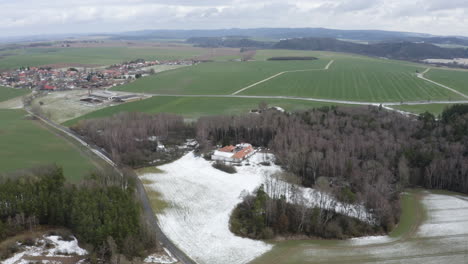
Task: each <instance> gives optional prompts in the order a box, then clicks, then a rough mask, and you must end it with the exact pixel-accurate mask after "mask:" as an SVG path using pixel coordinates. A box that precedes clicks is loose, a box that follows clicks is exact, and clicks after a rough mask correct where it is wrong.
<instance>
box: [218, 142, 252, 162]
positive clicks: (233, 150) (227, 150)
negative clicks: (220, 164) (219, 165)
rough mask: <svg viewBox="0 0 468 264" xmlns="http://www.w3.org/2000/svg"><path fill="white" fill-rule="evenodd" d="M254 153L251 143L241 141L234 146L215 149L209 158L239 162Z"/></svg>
mask: <svg viewBox="0 0 468 264" xmlns="http://www.w3.org/2000/svg"><path fill="white" fill-rule="evenodd" d="M254 153H255V150H254V148H253V147H252V145H250V144H247V143H242V144H238V145H236V146H232V145H230V146H225V147H223V148H220V149H218V150H215V152H214V153H213V155H211V159H212V160H217V161H224V162H232V163H240V162H242V161H243V160H245V159H247V158H249V157H250V156H252V155H253V154H254Z"/></svg>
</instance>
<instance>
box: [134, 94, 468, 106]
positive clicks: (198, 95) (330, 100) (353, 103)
mask: <svg viewBox="0 0 468 264" xmlns="http://www.w3.org/2000/svg"><path fill="white" fill-rule="evenodd" d="M135 94H137V93H135ZM142 95H146V96H151V97H157V96H161V97H162V96H165V97H214V98H257V99H287V100H302V101H313V102H323V103H337V104H349V105H374V106H379V105H382V106H397V105H425V104H457V103H458V104H466V103H468V100H453V101H449V100H436V101H431V100H421V101H408V102H405V101H400V102H366V101H347V100H335V99H323V98H314V97H297V96H273V95H234V94H225V95H222V94H148V93H144V94H142ZM467 99H468V98H467Z"/></svg>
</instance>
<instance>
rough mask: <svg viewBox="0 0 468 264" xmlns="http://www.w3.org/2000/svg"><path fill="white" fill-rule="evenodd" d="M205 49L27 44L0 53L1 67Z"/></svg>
mask: <svg viewBox="0 0 468 264" xmlns="http://www.w3.org/2000/svg"><path fill="white" fill-rule="evenodd" d="M204 52H205V51H204V50H203V49H200V48H192V47H179V48H170V47H86V48H29V49H24V50H13V51H11V50H9V51H8V52H3V53H0V69H14V68H18V67H20V66H40V65H46V64H56V63H79V64H96V65H111V64H115V63H121V62H122V61H126V60H134V59H138V58H142V59H147V60H156V59H157V60H173V59H184V58H192V57H195V56H198V55H201V54H203V53H204ZM2 55H4V56H3V57H2ZM5 55H6V56H5Z"/></svg>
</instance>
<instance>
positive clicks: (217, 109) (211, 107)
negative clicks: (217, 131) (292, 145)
mask: <svg viewBox="0 0 468 264" xmlns="http://www.w3.org/2000/svg"><path fill="white" fill-rule="evenodd" d="M260 102H266V103H268V105H269V106H279V107H282V108H283V109H286V110H287V111H294V110H304V109H311V108H317V107H321V106H327V105H333V104H331V103H320V102H308V101H300V100H284V99H259V98H216V97H171V96H155V97H152V98H149V99H145V100H141V101H137V102H132V103H128V104H121V105H116V106H111V107H108V108H104V109H101V110H97V111H94V112H91V113H89V114H86V115H83V116H81V117H79V118H76V119H73V120H70V121H67V122H65V123H64V124H65V125H67V126H70V125H73V124H76V123H77V122H78V121H79V120H83V119H93V118H101V117H108V116H112V115H114V114H117V113H119V112H144V113H173V114H180V115H182V116H184V117H185V118H188V119H195V118H198V117H201V116H207V115H235V114H242V113H248V112H249V111H250V110H252V109H258V105H259V103H260Z"/></svg>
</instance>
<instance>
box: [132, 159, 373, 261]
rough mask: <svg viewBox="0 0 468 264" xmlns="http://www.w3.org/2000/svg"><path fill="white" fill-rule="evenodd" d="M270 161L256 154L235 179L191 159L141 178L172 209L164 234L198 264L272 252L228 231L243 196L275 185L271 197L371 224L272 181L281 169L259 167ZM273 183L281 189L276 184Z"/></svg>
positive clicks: (354, 208) (343, 207)
mask: <svg viewBox="0 0 468 264" xmlns="http://www.w3.org/2000/svg"><path fill="white" fill-rule="evenodd" d="M272 160H274V156H273V155H271V154H263V153H256V154H254V155H253V156H252V157H251V158H250V159H249V160H248V161H244V162H243V164H242V166H239V167H236V169H237V173H235V174H228V173H225V172H222V171H220V170H217V169H215V168H213V167H212V166H211V164H212V163H211V162H209V161H206V160H205V159H203V158H201V157H196V156H195V155H194V154H193V153H189V154H187V155H185V156H183V157H182V158H181V159H179V160H177V161H175V162H173V163H170V164H167V165H164V166H161V167H159V168H160V169H161V170H162V171H164V173H158V174H145V175H143V176H141V177H142V179H146V180H149V181H151V182H154V183H153V184H148V185H146V186H147V188H148V187H149V188H151V189H153V190H155V191H157V192H159V193H161V195H162V199H164V200H165V201H167V202H168V203H169V204H170V205H169V208H168V209H166V210H165V211H164V212H163V213H162V214H159V215H158V219H159V222H160V225H161V228H162V229H163V231H164V233H165V234H166V235H167V236H168V237H169V238H170V239H171V240H172V241H173V242H174V243H175V244H177V245H178V246H179V247H180V248H181V249H182V250H183V251H184V252H186V253H187V254H188V255H189V256H191V257H192V258H194V259H195V260H196V261H197V262H199V263H234V264H236V263H247V262H249V261H250V260H252V259H254V258H255V257H257V256H259V255H261V254H263V253H265V252H266V251H268V250H269V249H271V247H272V246H271V245H268V244H266V243H264V242H261V241H255V240H251V239H246V238H241V237H237V236H235V235H234V234H232V233H231V232H230V230H229V216H230V214H231V212H232V210H233V209H234V208H235V206H236V205H237V204H238V203H239V202H241V194H242V193H243V192H244V191H248V192H252V191H253V190H255V189H256V188H257V187H259V186H260V185H261V184H262V183H265V185H266V186H272V185H274V188H273V189H271V188H269V187H267V188H266V191H267V193H268V194H269V195H270V196H274V195H273V193H272V192H273V191H275V192H276V194H278V192H281V193H286V197H288V199H289V200H290V201H291V202H301V203H304V204H305V205H307V206H310V207H313V206H321V207H323V208H327V209H332V208H335V209H336V211H337V212H339V213H343V214H346V215H349V216H352V217H356V218H359V219H361V220H364V221H368V222H372V221H373V220H372V216H371V215H370V214H368V213H367V212H366V210H365V208H364V207H363V206H361V205H348V204H342V203H339V202H337V201H335V200H334V199H333V198H332V197H331V196H329V195H327V194H324V193H321V192H318V191H316V190H314V189H311V188H304V187H300V186H297V185H293V184H289V183H286V182H284V181H281V180H279V179H273V177H272V175H274V174H275V173H277V172H281V168H280V167H279V166H276V165H274V164H271V165H270V166H263V165H260V163H262V162H264V161H272ZM270 163H272V162H270ZM271 179H273V180H271ZM275 181H276V182H279V184H273V183H274V182H275ZM268 182H269V183H268ZM269 184H270V185H269ZM292 189H295V191H294V192H293V191H292ZM294 194H295V195H294ZM298 197H299V198H298Z"/></svg>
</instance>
